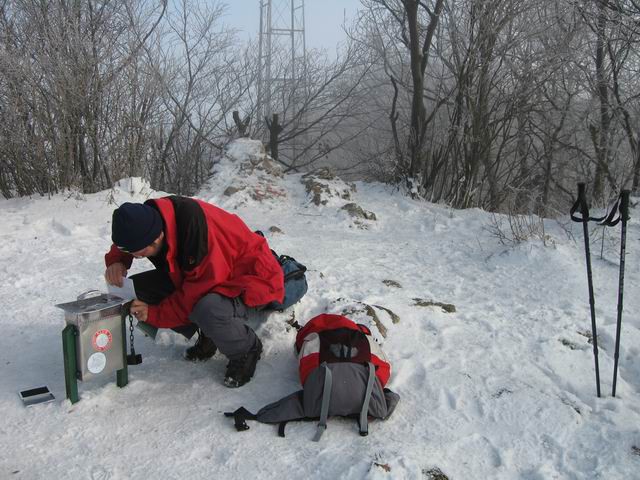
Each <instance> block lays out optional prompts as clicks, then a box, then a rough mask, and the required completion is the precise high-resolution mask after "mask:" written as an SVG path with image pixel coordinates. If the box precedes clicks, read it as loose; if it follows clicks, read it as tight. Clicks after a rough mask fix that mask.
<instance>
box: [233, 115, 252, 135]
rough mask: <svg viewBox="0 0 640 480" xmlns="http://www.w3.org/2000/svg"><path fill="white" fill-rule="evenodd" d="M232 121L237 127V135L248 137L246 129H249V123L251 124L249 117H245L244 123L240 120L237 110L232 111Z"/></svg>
mask: <svg viewBox="0 0 640 480" xmlns="http://www.w3.org/2000/svg"><path fill="white" fill-rule="evenodd" d="M233 121H234V123H235V124H236V127H238V133H239V134H240V136H241V137H248V136H249V133H248V132H247V128H248V127H249V123H250V122H251V117H250V116H248V115H247V116H246V117H245V118H244V121H242V120H240V113H238V111H237V110H234V111H233Z"/></svg>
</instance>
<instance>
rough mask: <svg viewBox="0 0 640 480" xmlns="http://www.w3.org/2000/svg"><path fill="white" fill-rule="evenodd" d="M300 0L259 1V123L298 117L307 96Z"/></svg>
mask: <svg viewBox="0 0 640 480" xmlns="http://www.w3.org/2000/svg"><path fill="white" fill-rule="evenodd" d="M304 24H305V20H304V0H260V33H259V42H258V57H259V70H258V115H259V120H260V122H264V119H265V118H269V119H270V118H271V115H272V114H273V113H278V114H280V116H281V123H284V122H286V121H288V120H290V119H292V118H294V117H295V116H296V115H298V114H299V110H300V108H301V102H302V99H303V98H304V96H305V95H306V92H307V84H306V81H307V75H306V73H307V72H306V64H307V62H306V40H305V32H304Z"/></svg>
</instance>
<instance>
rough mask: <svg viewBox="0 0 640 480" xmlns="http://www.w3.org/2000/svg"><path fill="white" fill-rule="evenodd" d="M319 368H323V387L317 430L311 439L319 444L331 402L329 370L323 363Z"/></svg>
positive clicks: (330, 376)
mask: <svg viewBox="0 0 640 480" xmlns="http://www.w3.org/2000/svg"><path fill="white" fill-rule="evenodd" d="M321 367H323V368H324V387H323V389H322V404H321V406H320V421H319V422H318V428H317V430H316V434H315V436H314V437H313V441H314V442H319V441H320V438H321V437H322V434H323V433H324V431H325V430H326V429H327V418H328V417H329V403H330V401H331V386H332V384H333V377H332V375H331V369H330V368H329V367H328V366H327V363H326V362H323V363H322V365H321Z"/></svg>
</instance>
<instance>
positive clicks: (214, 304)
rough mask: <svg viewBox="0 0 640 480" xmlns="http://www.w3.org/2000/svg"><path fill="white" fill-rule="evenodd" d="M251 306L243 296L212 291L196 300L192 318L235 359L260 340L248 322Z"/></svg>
mask: <svg viewBox="0 0 640 480" xmlns="http://www.w3.org/2000/svg"><path fill="white" fill-rule="evenodd" d="M249 310H250V309H249V308H248V307H247V306H246V305H245V304H244V302H242V300H240V298H237V297H236V298H229V297H225V296H223V295H219V294H217V293H210V294H208V295H205V296H204V297H202V298H201V299H200V300H199V301H198V303H196V304H195V306H194V307H193V310H192V311H191V315H189V320H191V321H192V322H193V323H195V324H196V325H198V327H200V329H201V330H202V332H203V333H204V334H205V335H206V336H207V337H209V338H210V339H211V340H213V343H215V344H216V346H217V347H218V350H220V352H222V353H223V354H224V355H225V356H226V357H227V358H229V359H230V360H234V359H236V358H240V357H242V356H243V355H244V354H245V353H247V352H248V351H249V350H250V349H251V347H253V346H254V345H255V343H256V334H255V332H254V331H253V330H252V329H251V328H249V327H248V326H247V325H245V321H246V320H247V318H248V317H249Z"/></svg>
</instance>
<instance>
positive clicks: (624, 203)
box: [611, 190, 629, 397]
mask: <svg viewBox="0 0 640 480" xmlns="http://www.w3.org/2000/svg"><path fill="white" fill-rule="evenodd" d="M620 198H621V202H620V218H621V219H622V235H621V239H620V277H619V282H618V321H617V324H616V349H615V354H614V356H613V387H612V389H611V396H613V397H615V396H616V382H617V379H618V356H619V355H620V331H621V329H622V308H623V304H622V299H623V290H624V257H625V254H626V243H627V220H628V218H629V190H623V191H622V194H621V196H620Z"/></svg>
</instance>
